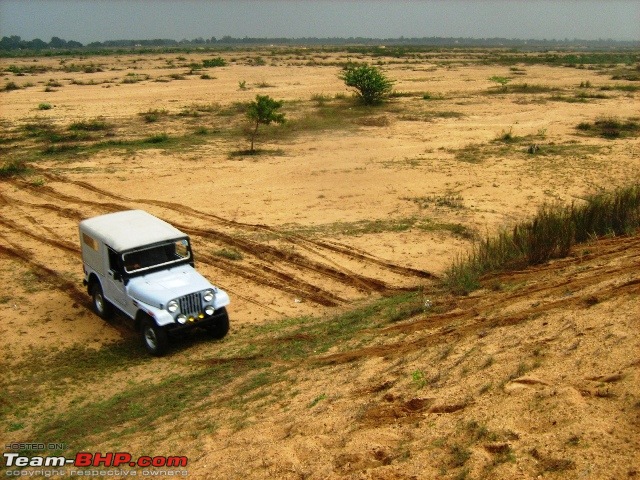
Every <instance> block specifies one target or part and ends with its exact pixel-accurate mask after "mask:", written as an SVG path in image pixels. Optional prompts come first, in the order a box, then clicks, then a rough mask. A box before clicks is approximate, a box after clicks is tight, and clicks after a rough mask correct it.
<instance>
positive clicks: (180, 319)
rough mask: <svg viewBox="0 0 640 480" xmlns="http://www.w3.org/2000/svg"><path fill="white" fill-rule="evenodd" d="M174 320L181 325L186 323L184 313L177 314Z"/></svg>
mask: <svg viewBox="0 0 640 480" xmlns="http://www.w3.org/2000/svg"><path fill="white" fill-rule="evenodd" d="M176 320H178V323H181V324H183V325H184V324H185V323H187V317H186V316H185V315H182V314H181V315H178V318H176Z"/></svg>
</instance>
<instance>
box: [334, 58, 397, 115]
mask: <svg viewBox="0 0 640 480" xmlns="http://www.w3.org/2000/svg"><path fill="white" fill-rule="evenodd" d="M339 78H340V79H341V80H343V81H344V83H345V85H346V86H347V87H352V88H355V89H356V92H357V93H356V95H357V96H358V98H359V99H360V100H361V101H362V103H364V104H365V105H375V104H378V103H381V102H382V101H383V100H384V98H385V97H387V96H388V95H389V94H390V93H391V88H392V86H393V83H394V82H393V81H392V80H390V79H388V78H387V77H386V75H384V73H382V71H381V70H380V69H379V68H377V67H372V66H370V65H366V64H353V63H350V64H348V65H347V66H346V67H344V69H343V71H342V73H341V74H340V75H339Z"/></svg>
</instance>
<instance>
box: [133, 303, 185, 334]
mask: <svg viewBox="0 0 640 480" xmlns="http://www.w3.org/2000/svg"><path fill="white" fill-rule="evenodd" d="M133 304H134V305H135V306H136V307H137V308H138V312H143V313H146V314H147V315H149V316H150V317H151V318H153V319H154V320H155V321H156V323H157V324H158V326H159V327H164V326H165V325H169V324H172V323H176V322H175V320H174V319H173V316H172V315H171V314H170V313H169V312H167V311H166V310H163V309H160V308H157V307H154V306H153V305H149V304H147V303H144V302H141V301H140V300H135V299H134V300H133ZM137 322H138V314H136V324H137ZM136 326H137V325H136Z"/></svg>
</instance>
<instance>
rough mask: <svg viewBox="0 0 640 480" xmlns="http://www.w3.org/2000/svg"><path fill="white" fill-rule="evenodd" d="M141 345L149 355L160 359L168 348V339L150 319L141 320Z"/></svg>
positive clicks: (163, 330) (161, 329)
mask: <svg viewBox="0 0 640 480" xmlns="http://www.w3.org/2000/svg"><path fill="white" fill-rule="evenodd" d="M141 327H142V328H141V334H142V343H143V344H144V347H145V348H146V349H147V352H149V353H150V354H151V355H153V356H155V357H161V356H162V355H164V354H165V353H167V349H168V347H169V337H168V336H167V331H166V330H165V329H164V328H162V327H159V326H158V324H157V323H156V322H155V320H153V319H152V318H150V317H147V318H145V319H143V320H142V325H141Z"/></svg>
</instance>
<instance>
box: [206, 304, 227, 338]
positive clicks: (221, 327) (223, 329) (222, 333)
mask: <svg viewBox="0 0 640 480" xmlns="http://www.w3.org/2000/svg"><path fill="white" fill-rule="evenodd" d="M207 333H208V334H209V336H210V337H211V338H215V339H216V340H220V339H222V338H224V337H226V336H227V333H229V314H228V313H227V309H226V308H225V307H222V308H221V309H220V318H218V319H217V320H216V322H215V323H214V324H212V325H210V326H208V327H207Z"/></svg>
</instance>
